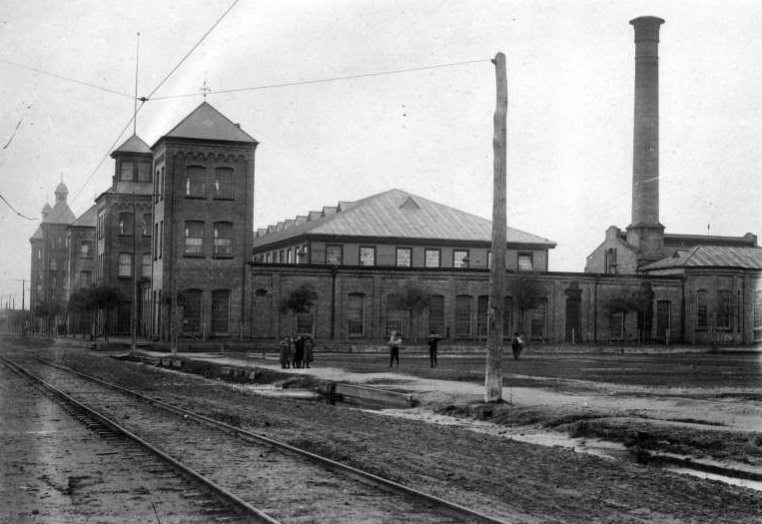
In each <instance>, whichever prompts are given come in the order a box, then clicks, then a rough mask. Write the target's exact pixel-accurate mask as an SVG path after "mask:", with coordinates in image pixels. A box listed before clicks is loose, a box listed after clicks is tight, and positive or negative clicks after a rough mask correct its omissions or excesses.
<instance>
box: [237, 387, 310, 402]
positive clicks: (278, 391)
mask: <svg viewBox="0 0 762 524" xmlns="http://www.w3.org/2000/svg"><path fill="white" fill-rule="evenodd" d="M245 389H246V390H247V391H250V392H251V393H256V394H257V395H262V396H263V397H277V398H301V399H315V398H318V394H317V393H315V392H314V391H312V390H309V389H283V388H280V387H277V386H273V385H272V384H264V385H257V386H245Z"/></svg>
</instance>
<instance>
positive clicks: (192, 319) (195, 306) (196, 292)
mask: <svg viewBox="0 0 762 524" xmlns="http://www.w3.org/2000/svg"><path fill="white" fill-rule="evenodd" d="M182 295H183V296H182V304H183V307H182V312H183V332H184V333H201V290H200V289H188V290H186V291H184V292H183V294H182Z"/></svg>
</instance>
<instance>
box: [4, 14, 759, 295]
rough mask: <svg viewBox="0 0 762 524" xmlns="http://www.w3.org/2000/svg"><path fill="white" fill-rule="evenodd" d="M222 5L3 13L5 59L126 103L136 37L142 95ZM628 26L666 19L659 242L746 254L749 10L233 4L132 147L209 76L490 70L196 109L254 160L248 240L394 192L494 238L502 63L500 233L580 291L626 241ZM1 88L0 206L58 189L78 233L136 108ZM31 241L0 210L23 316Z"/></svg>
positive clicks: (152, 110)
mask: <svg viewBox="0 0 762 524" xmlns="http://www.w3.org/2000/svg"><path fill="white" fill-rule="evenodd" d="M231 3H232V0H203V1H201V0H183V1H180V2H166V1H157V0H152V1H147V0H146V1H143V0H132V1H119V2H103V1H97V0H79V1H72V2H61V1H59V0H10V1H9V0H3V2H2V4H3V5H2V9H1V10H0V60H3V61H11V62H16V63H20V64H24V65H26V66H28V67H32V68H37V69H41V70H44V71H48V72H51V73H56V74H59V75H63V76H66V77H70V78H74V79H77V80H80V81H82V82H87V83H90V84H95V85H99V86H103V87H105V88H108V89H111V90H114V91H119V92H122V93H125V94H127V95H130V94H131V93H133V90H134V83H135V77H134V74H135V34H136V33H137V32H138V31H139V32H140V33H141V38H140V57H141V58H140V78H139V88H138V94H139V96H146V95H148V93H150V92H151V91H152V90H153V89H154V88H155V87H156V86H157V84H158V83H159V82H160V81H161V80H162V79H163V78H164V76H165V75H166V74H167V73H169V71H170V70H171V69H172V67H174V66H175V65H176V64H177V63H178V62H179V61H180V59H181V58H182V57H183V56H184V55H185V54H186V53H187V52H188V51H189V50H190V49H191V48H192V47H193V45H194V44H195V43H196V42H197V41H198V40H199V38H201V36H202V35H203V34H204V33H205V32H206V31H207V30H208V29H209V28H210V27H211V26H212V24H213V23H214V22H215V21H216V20H217V18H218V17H219V16H220V15H221V14H222V13H223V12H224V11H225V10H226V9H227V8H228V7H229V6H230V4H231ZM642 15H653V16H659V17H661V18H664V19H665V20H666V23H665V24H664V25H663V26H662V29H661V44H660V47H659V54H660V71H659V74H660V115H661V125H660V148H661V161H660V175H661V183H660V192H661V212H660V219H661V222H662V223H663V224H664V225H665V226H666V227H667V232H671V233H697V234H701V233H706V231H707V224H711V233H712V234H717V235H743V234H744V233H746V232H748V231H750V232H753V233H755V234H759V232H760V217H761V215H762V212H761V211H760V208H759V206H758V199H759V195H762V177H760V176H758V171H759V166H762V148H760V147H759V140H760V137H762V107H761V105H760V102H759V100H760V93H762V37H761V36H760V33H759V28H760V27H762V5H760V4H759V2H755V1H753V0H748V1H739V0H734V1H719V0H718V1H709V0H697V1H693V2H676V1H671V2H670V1H647V0H642V1H628V2H620V1H615V0H608V1H604V0H600V1H593V0H573V1H572V0H568V1H529V0H520V1H497V0H496V1H487V0H474V1H466V0H441V1H422V0H389V1H382V0H325V1H319V2H315V1H296V0H292V1H282V0H278V1H274V0H269V1H264V0H263V1H254V0H240V2H239V3H238V4H237V5H236V6H235V7H234V8H233V10H232V11H231V12H230V13H229V15H228V16H227V17H226V18H225V19H224V20H223V21H222V22H221V23H220V25H219V26H218V27H217V28H216V29H215V30H214V31H213V32H212V33H211V34H210V35H209V36H208V37H207V38H206V40H205V41H204V43H203V44H202V45H201V46H200V47H199V48H198V49H196V51H195V52H194V53H193V54H192V55H191V56H190V58H189V59H188V60H186V61H185V62H184V63H183V65H182V66H181V67H180V68H179V69H178V70H177V71H176V72H175V74H174V75H173V76H172V77H171V78H170V80H169V81H168V82H167V83H166V84H164V86H162V88H161V89H160V90H159V91H158V92H157V93H156V95H155V96H156V97H162V96H172V95H180V94H195V96H192V97H185V98H173V99H168V100H156V101H152V102H148V103H147V104H146V105H145V107H144V108H143V110H142V111H141V112H140V113H139V116H138V134H139V135H140V136H141V137H142V138H143V139H144V140H145V141H146V142H147V143H148V144H149V145H152V144H153V143H155V142H156V140H157V139H158V138H159V137H160V136H162V135H163V134H164V133H166V132H167V131H169V130H170V129H171V128H172V127H173V126H174V125H175V124H177V123H178V122H179V121H180V120H182V119H183V118H184V117H185V116H186V115H187V114H188V113H189V112H190V111H192V110H193V109H194V108H195V107H196V106H198V104H200V103H201V101H202V97H201V94H200V88H201V85H202V84H203V82H204V78H205V77H206V78H207V79H208V82H209V86H210V87H211V89H212V90H224V89H234V88H245V87H255V86H266V85H271V84H281V83H290V82H298V81H309V80H316V79H324V78H333V77H339V76H348V75H355V74H363V73H375V72H384V71H391V70H397V69H410V68H417V67H426V66H431V65H438V64H446V63H452V62H462V61H471V60H483V61H481V62H479V63H474V64H470V65H461V66H457V67H449V68H441V69H430V70H424V71H417V72H409V73H402V74H396V75H388V76H375V77H370V78H358V79H353V80H344V81H335V82H328V83H320V84H307V85H301V86H293V87H282V88H277V89H264V90H256V91H245V92H239V93H235V94H220V95H215V94H212V95H210V96H209V97H208V101H209V102H210V103H211V104H212V105H214V106H215V107H216V108H217V109H219V110H220V111H221V112H222V113H223V114H225V115H226V116H228V117H229V118H230V119H231V120H233V121H234V122H239V123H240V124H241V126H242V128H243V129H244V130H245V131H246V132H247V133H249V134H250V135H251V136H253V137H254V138H256V139H257V140H258V141H259V142H260V146H259V148H258V150H257V153H256V169H255V177H256V179H255V202H254V225H255V227H266V226H267V225H268V224H271V223H276V222H278V221H280V220H283V219H285V218H292V217H294V216H295V215H297V214H306V212H308V211H310V210H319V209H321V208H322V207H323V206H326V205H336V203H337V202H338V201H339V200H356V199H359V198H363V197H366V196H370V195H372V194H375V193H378V192H381V191H385V190H387V189H391V188H399V189H403V190H406V191H409V192H411V193H414V194H417V195H420V196H423V197H426V198H429V199H431V200H434V201H438V202H441V203H443V204H446V205H449V206H453V207H455V208H458V209H462V210H464V211H468V212H471V213H474V214H476V215H480V216H483V217H486V218H490V217H491V206H492V165H493V164H492V162H493V152H492V137H493V127H492V125H493V121H492V118H493V113H494V110H495V73H494V66H493V65H492V64H491V63H490V62H489V59H490V58H492V57H494V55H495V54H496V53H497V52H498V51H502V52H504V53H505V54H506V55H507V65H508V95H509V105H508V224H509V225H510V226H512V227H515V228H518V229H522V230H525V231H528V232H531V233H534V234H536V235H539V236H543V237H546V238H549V239H551V240H553V241H555V242H557V243H558V247H557V248H556V249H554V250H552V251H551V255H550V269H551V270H552V271H582V270H583V269H584V264H585V257H586V256H587V255H588V254H589V253H590V252H591V251H592V250H593V249H594V248H595V247H596V246H597V245H598V244H599V243H600V242H602V240H603V236H604V232H605V229H606V228H607V227H608V226H609V225H612V224H615V225H618V226H620V227H625V226H627V225H628V224H629V223H630V217H631V184H632V122H633V83H634V72H635V66H634V50H635V47H634V43H633V29H632V26H630V25H629V23H628V22H629V20H631V19H632V18H635V17H638V16H642ZM0 75H1V78H2V80H1V81H0V146H5V148H4V149H0V193H1V194H2V195H3V196H4V197H5V198H6V199H7V200H8V201H9V202H10V203H11V204H12V205H13V206H14V207H15V208H16V209H18V211H20V212H21V213H23V214H24V215H27V216H30V217H33V218H35V219H39V217H40V210H41V209H42V206H43V205H44V203H45V202H46V200H47V201H49V202H50V203H51V205H52V204H53V203H54V195H53V191H54V189H55V187H56V186H57V185H58V183H59V182H60V180H61V174H63V179H64V182H65V183H66V184H67V186H68V188H69V191H70V194H69V205H70V207H71V208H72V210H73V211H74V213H75V214H77V215H80V214H81V213H83V212H84V211H85V210H86V209H87V208H88V207H89V206H90V205H92V202H93V198H94V196H95V195H97V194H99V193H100V192H102V191H104V190H105V189H107V188H108V187H109V185H110V183H111V176H112V174H113V169H114V165H113V160H112V159H111V158H110V157H107V158H106V160H105V162H103V164H102V165H101V166H100V168H98V169H97V170H96V167H97V166H98V164H99V162H101V160H102V159H103V158H104V156H106V155H107V154H108V153H109V152H110V151H111V149H110V147H111V145H112V144H113V143H114V141H115V140H116V139H117V137H118V135H119V132H120V131H121V130H122V128H123V127H124V126H125V125H126V124H127V122H128V121H129V119H130V117H131V114H132V109H133V103H132V99H131V98H130V97H129V96H119V95H115V94H112V93H107V92H104V91H101V90H97V89H93V88H90V87H86V86H83V85H80V84H76V83H72V82H68V81H65V80H62V79H59V78H54V77H51V76H45V75H42V74H39V73H35V72H33V71H30V70H27V69H22V68H19V67H16V66H13V65H10V64H8V63H5V62H2V61H0ZM19 121H21V124H20V125H19V126H18V129H16V126H17V124H18V122H19ZM14 129H16V130H15V134H14ZM130 134H131V127H130V128H129V129H128V131H127V132H126V133H125V134H124V135H123V136H122V137H121V138H120V139H119V141H118V143H117V145H119V144H121V142H123V141H124V140H126V138H127V137H128V136H129V135H130ZM9 141H10V142H9ZM8 142H9V143H8ZM93 172H94V174H93ZM91 175H93V176H92V178H90V177H91ZM88 179H90V180H89V181H88ZM78 193H79V195H78V196H76V195H77V194H78ZM75 196H76V198H75ZM38 223H39V221H34V222H30V221H27V220H24V219H22V218H20V217H18V216H17V215H16V214H15V213H13V212H12V211H11V210H10V209H9V208H8V207H7V206H6V205H5V204H3V203H2V202H0V246H2V249H0V297H7V296H8V295H9V294H11V293H13V294H15V296H16V306H17V307H20V301H21V282H20V279H22V278H26V279H28V278H29V271H30V269H29V267H30V245H29V237H30V236H31V235H32V234H33V233H34V231H35V229H36V228H37V226H38ZM27 289H28V287H27ZM4 301H5V299H4V298H3V303H4ZM27 301H28V299H27ZM27 306H28V302H27Z"/></svg>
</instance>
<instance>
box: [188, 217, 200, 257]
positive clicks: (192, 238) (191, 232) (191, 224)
mask: <svg viewBox="0 0 762 524" xmlns="http://www.w3.org/2000/svg"><path fill="white" fill-rule="evenodd" d="M185 256H190V257H203V256H204V223H203V222H198V221H195V220H188V221H187V222H185Z"/></svg>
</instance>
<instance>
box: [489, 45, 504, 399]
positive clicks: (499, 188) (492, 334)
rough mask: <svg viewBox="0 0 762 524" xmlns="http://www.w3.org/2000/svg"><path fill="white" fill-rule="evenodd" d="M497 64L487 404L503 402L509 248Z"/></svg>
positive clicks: (499, 68) (499, 67) (498, 62)
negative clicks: (507, 246) (502, 369)
mask: <svg viewBox="0 0 762 524" xmlns="http://www.w3.org/2000/svg"><path fill="white" fill-rule="evenodd" d="M492 63H493V64H495V76H496V80H497V101H496V105H495V119H494V126H495V131H494V133H495V134H494V138H493V141H492V145H493V151H494V164H493V171H494V178H493V189H492V265H491V267H490V292H489V310H488V315H487V328H488V329H487V369H486V372H485V374H484V401H485V402H502V400H503V374H502V372H501V370H500V361H501V359H502V355H503V317H504V313H505V299H504V298H503V297H504V293H505V244H506V238H505V234H506V227H507V224H506V216H505V215H506V209H505V206H506V119H507V113H508V87H507V84H508V81H507V77H506V72H505V55H504V54H503V53H498V54H497V55H495V58H494V60H492Z"/></svg>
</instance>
